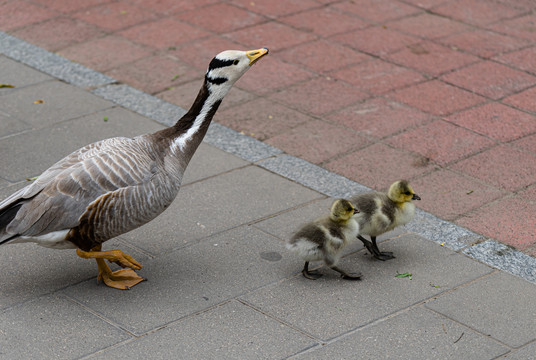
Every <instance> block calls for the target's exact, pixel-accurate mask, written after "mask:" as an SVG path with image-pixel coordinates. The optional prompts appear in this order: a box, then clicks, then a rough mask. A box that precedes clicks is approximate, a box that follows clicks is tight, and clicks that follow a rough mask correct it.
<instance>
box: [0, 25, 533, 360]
mask: <svg viewBox="0 0 536 360" xmlns="http://www.w3.org/2000/svg"><path fill="white" fill-rule="evenodd" d="M0 53H1V54H3V55H0V79H1V83H3V84H10V85H13V86H15V87H14V88H0V104H1V107H0V123H1V124H2V126H0V153H1V154H2V157H1V158H0V198H4V197H5V196H7V195H9V194H10V193H12V192H13V191H15V190H16V189H18V188H20V187H21V186H24V185H26V184H27V183H28V181H27V180H26V178H31V177H33V176H37V175H39V174H40V172H41V171H43V170H44V169H45V168H47V167H48V166H49V165H50V164H52V163H53V162H54V161H56V160H57V159H59V158H61V157H62V156H63V155H65V154H68V153H69V152H70V151H72V150H75V149H76V148H78V147H80V146H82V145H85V144H87V143H89V142H92V141H95V140H98V139H102V138H105V137H110V136H115V135H123V136H133V135H136V134H141V133H145V132H149V131H155V130H157V129H160V128H162V127H163V126H164V125H163V124H169V123H170V122H172V121H173V120H174V119H176V118H178V117H179V116H180V115H181V114H182V113H183V112H184V110H183V109H182V108H180V107H177V106H174V105H172V104H169V103H166V102H163V101H162V100H159V99H158V98H155V97H152V96H150V95H148V94H145V93H143V92H140V91H139V90H136V89H134V88H132V87H129V86H126V85H121V84H117V83H116V82H115V81H114V79H112V78H109V77H107V76H105V75H103V74H101V73H98V72H95V71H93V70H90V69H88V68H85V67H83V66H80V65H79V64H75V63H72V62H69V61H67V60H65V59H63V58H61V57H59V56H57V55H55V54H52V53H49V52H47V51H45V50H43V49H41V48H39V47H36V46H34V45H31V44H29V43H27V42H24V41H21V40H19V39H17V38H15V37H12V36H9V35H7V34H5V33H0ZM267 68H269V65H266V67H264V64H263V62H261V63H259V65H256V67H255V68H253V69H252V70H251V71H250V72H249V73H248V74H246V75H245V76H246V79H247V78H248V77H249V75H252V76H254V77H255V78H257V79H262V77H263V76H267V73H266V69H267ZM263 74H264V75H263ZM198 86H200V82H198ZM236 90H237V89H233V90H232V91H234V92H235V93H236V92H238V93H240V91H236ZM38 100H42V102H39V101H38ZM36 101H38V102H37V103H36ZM267 111H268V109H267ZM361 191H367V189H366V188H365V187H364V186H362V185H360V184H358V183H355V182H353V181H351V180H349V179H347V178H344V177H342V176H340V175H337V174H335V173H333V172H329V171H327V170H325V169H323V168H321V167H318V166H316V165H314V164H312V163H310V162H307V161H305V160H303V159H300V158H298V157H294V156H291V155H289V154H286V153H284V152H282V151H281V150H279V149H277V148H275V147H271V146H269V145H267V144H265V143H263V142H259V141H257V140H254V139H252V138H251V137H247V136H244V135H242V134H240V133H238V132H235V131H233V130H230V129H228V128H226V127H224V126H222V125H219V124H213V126H211V129H210V131H209V133H208V135H207V137H206V141H205V142H204V143H203V144H202V146H201V147H200V149H199V151H198V153H197V154H196V155H195V157H194V159H193V160H192V162H191V164H190V167H189V168H188V172H187V174H186V176H185V181H184V186H183V188H182V189H181V192H180V194H179V196H178V198H177V200H176V201H175V202H174V204H173V205H172V206H171V208H170V209H168V210H167V212H165V213H164V214H163V215H162V216H160V217H159V218H157V220H155V221H153V222H152V223H150V224H148V225H147V226H145V227H142V228H141V229H138V230H136V231H133V232H131V233H128V234H125V235H123V236H121V237H119V238H116V239H114V240H111V241H110V242H109V243H107V244H106V248H108V249H110V248H119V249H122V250H124V251H125V252H127V253H130V254H132V255H133V256H134V257H135V258H136V259H138V260H139V261H141V262H142V263H143V265H144V268H143V269H142V270H141V271H140V274H142V275H143V276H145V277H147V278H148V279H149V280H148V281H147V282H143V283H141V284H139V285H138V286H136V287H134V288H133V289H131V290H130V291H118V290H114V289H110V288H107V287H105V286H103V285H98V284H97V283H96V266H95V263H94V262H93V261H87V260H83V259H81V258H79V257H77V256H76V255H75V253H74V251H72V250H65V251H58V250H56V251H54V250H49V249H44V248H40V247H37V246H35V245H32V244H24V245H12V246H2V247H1V248H0V271H1V274H2V276H0V359H9V360H12V359H36V358H39V359H47V358H54V359H81V358H82V359H112V358H113V359H131V358H151V359H169V358H181V359H183V358H184V359H186V358H188V359H190V358H192V359H194V358H195V359H207V358H214V359H223V358H225V359H233V358H236V359H248V358H249V359H258V358H266V359H277V358H295V359H326V358H337V359H343V358H347V359H356V358H358V359H385V358H399V359H497V358H507V359H531V358H533V357H534V353H535V352H536V312H535V307H534V299H535V298H536V285H535V283H536V259H534V258H533V257H530V256H528V255H526V254H524V253H522V252H519V251H516V250H514V249H513V248H511V247H507V246H505V245H503V244H501V243H499V242H496V241H494V240H490V239H486V238H484V237H482V236H481V235H479V234H477V233H474V232H471V231H470V230H467V229H465V228H462V227H459V226H457V225H455V224H453V223H451V222H447V221H444V220H441V219H439V218H437V217H435V216H434V215H432V214H429V213H426V212H424V211H419V212H418V215H417V217H416V219H415V221H414V222H413V223H412V224H411V225H409V226H407V227H406V228H402V229H399V230H397V231H395V232H393V233H390V234H386V235H385V236H383V237H381V239H380V240H381V241H382V243H381V247H382V248H383V249H385V250H390V251H394V252H395V254H396V256H397V258H396V259H394V260H392V261H388V262H379V261H374V260H372V259H371V257H370V255H369V254H367V253H366V251H365V250H364V249H363V248H362V246H360V245H358V244H355V245H353V246H351V247H350V248H349V249H348V250H347V252H346V254H345V257H344V259H343V260H342V262H341V267H343V268H346V269H351V270H354V269H355V270H356V271H357V270H360V271H361V272H362V273H363V274H364V277H363V280H362V281H359V282H348V281H344V280H341V279H340V278H339V277H337V276H336V274H334V273H333V272H330V271H329V270H328V269H325V268H321V269H320V271H322V272H323V273H324V274H325V276H324V277H323V278H322V279H320V280H317V281H310V280H306V279H304V278H303V277H302V276H301V275H300V273H299V271H300V269H301V267H302V265H303V264H302V262H301V261H300V260H299V259H297V258H295V257H294V256H292V254H289V253H288V252H287V251H286V250H285V248H284V245H283V241H284V240H285V239H286V238H288V236H289V234H290V233H291V232H292V231H293V230H294V229H295V228H296V227H297V226H298V225H299V224H301V223H303V222H305V221H307V220H309V219H312V218H314V217H316V216H318V215H320V214H324V213H325V212H326V211H327V209H328V208H329V205H330V203H331V201H332V200H331V197H340V196H347V195H349V194H352V193H356V192H361ZM244 199H247V201H244ZM207 209H209V210H208V211H207ZM405 272H410V273H412V279H408V278H398V277H395V276H396V275H397V274H398V273H405Z"/></svg>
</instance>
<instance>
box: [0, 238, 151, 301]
mask: <svg viewBox="0 0 536 360" xmlns="http://www.w3.org/2000/svg"><path fill="white" fill-rule="evenodd" d="M105 248H106V249H111V248H119V249H121V250H123V251H125V253H128V254H130V255H132V256H133V257H134V258H135V259H137V260H139V261H144V260H146V259H147V256H146V255H144V254H142V253H140V252H137V251H136V250H135V249H133V248H129V247H128V246H125V245H124V244H123V243H121V242H119V241H118V240H116V239H113V240H110V241H109V242H107V243H106V244H105ZM0 264H2V276H0V310H2V309H6V308H9V307H12V306H14V305H16V304H19V303H22V302H24V301H28V300H30V299H34V298H37V297H39V296H42V295H44V294H49V293H53V292H55V291H57V290H59V289H63V288H65V287H67V286H69V285H73V284H77V283H79V282H81V281H87V280H90V281H91V282H94V283H96V282H97V274H98V271H97V264H96V262H95V261H94V260H87V259H82V258H80V257H79V256H77V255H76V252H75V250H53V249H48V248H44V247H42V246H39V245H35V244H12V245H5V246H2V251H0Z"/></svg>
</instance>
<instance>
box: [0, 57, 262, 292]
mask: <svg viewBox="0 0 536 360" xmlns="http://www.w3.org/2000/svg"><path fill="white" fill-rule="evenodd" d="M267 53H268V49H258V50H251V51H237V50H227V51H224V52H222V53H220V54H218V55H217V56H216V57H215V58H214V59H213V60H212V61H211V62H210V65H209V67H208V70H207V72H206V75H205V79H204V82H203V86H202V87H201V90H200V91H199V94H198V96H197V98H196V100H195V101H194V103H193V105H192V107H191V108H190V109H189V111H188V112H187V113H186V114H185V115H184V116H183V117H182V118H181V119H179V121H177V123H176V124H175V125H174V126H172V127H169V128H166V129H163V130H161V131H158V132H156V133H153V134H145V135H140V136H137V137H134V138H126V137H116V138H110V139H106V140H102V141H99V142H96V143H93V144H90V145H87V146H85V147H83V148H81V149H79V150H77V151H75V152H73V153H72V154H70V155H68V156H67V157H65V158H63V159H62V160H60V161H58V162H57V163H56V164H54V165H52V166H51V167H50V168H49V169H47V170H46V171H45V172H43V174H41V175H40V176H39V177H38V178H37V179H36V180H35V181H34V182H33V183H31V184H30V185H28V186H27V187H25V188H23V189H21V190H19V191H17V192H15V193H14V194H12V195H11V196H9V197H8V198H6V199H5V200H4V201H2V202H0V245H2V244H15V243H20V242H35V243H37V244H39V245H42V246H46V247H51V248H57V249H68V248H77V254H78V255H79V256H81V257H84V258H95V259H97V263H98V266H99V279H101V278H102V279H103V280H104V282H105V283H106V284H107V285H109V286H112V287H116V288H121V289H124V288H128V287H129V286H132V285H135V284H133V282H135V280H132V281H130V280H128V281H126V282H124V283H121V280H114V279H113V276H112V278H111V279H110V277H109V276H108V275H109V274H112V275H113V274H114V273H111V271H110V270H109V268H108V267H107V265H106V264H105V263H104V260H103V259H108V260H109V261H112V262H116V263H118V264H119V265H121V266H123V267H129V268H131V269H136V270H137V269H139V268H141V265H140V264H139V263H137V262H136V261H135V260H134V259H132V258H131V257H130V256H128V255H126V254H123V253H122V252H120V251H118V250H114V251H108V252H103V251H100V250H101V244H102V243H103V242H105V241H107V240H109V239H111V238H113V237H115V236H118V235H120V234H123V233H125V232H128V231H130V230H133V229H135V228H137V227H139V226H141V225H143V224H146V223H147V222H149V221H151V220H153V219H154V218H155V217H157V216H158V215H159V214H160V213H162V212H163V211H164V210H165V209H166V208H167V207H168V206H169V205H170V204H171V203H172V202H173V200H174V199H175V197H176V196H177V193H178V191H179V189H180V185H181V181H182V177H183V174H184V171H185V170H186V167H187V165H188V163H189V161H190V159H191V158H192V156H193V154H194V152H195V150H196V149H197V147H198V146H199V144H200V143H201V141H202V139H203V137H204V135H205V133H206V131H207V130H208V126H209V124H210V122H211V120H212V117H213V116H214V114H215V112H216V110H217V109H218V106H219V105H220V103H221V101H222V99H223V97H224V96H225V95H226V93H227V92H228V91H229V90H230V89H231V87H232V85H233V84H234V83H235V82H236V80H238V79H239V78H240V77H241V76H242V75H243V74H244V73H245V72H246V71H247V70H248V69H249V68H250V66H251V65H252V64H253V63H255V62H256V61H257V60H258V59H260V58H261V57H263V56H264V55H266V54H267ZM103 264H104V265H103ZM105 267H106V268H107V269H106V268H105ZM119 272H120V273H119V275H120V277H122V278H125V277H128V276H130V277H132V278H133V279H134V278H136V279H141V280H139V281H142V280H144V279H142V278H140V277H139V276H137V275H136V274H135V272H134V271H132V270H130V269H124V270H120V271H119ZM116 273H117V272H116ZM129 281H130V282H129ZM136 281H137V280H136ZM139 281H137V282H139ZM137 282H136V283H137Z"/></svg>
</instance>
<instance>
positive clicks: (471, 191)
mask: <svg viewBox="0 0 536 360" xmlns="http://www.w3.org/2000/svg"><path fill="white" fill-rule="evenodd" d="M474 192H475V191H474V190H469V191H468V192H466V194H467V195H469V194H472V193H474Z"/></svg>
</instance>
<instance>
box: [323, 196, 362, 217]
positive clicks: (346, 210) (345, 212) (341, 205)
mask: <svg viewBox="0 0 536 360" xmlns="http://www.w3.org/2000/svg"><path fill="white" fill-rule="evenodd" d="M358 212H359V210H358V209H357V208H356V207H355V206H354V204H352V203H351V202H350V201H348V200H345V199H338V200H335V201H334V202H333V204H332V205H331V215H330V217H331V219H332V220H334V221H337V222H340V221H348V220H349V219H350V218H351V217H352V216H354V214H357V213H358Z"/></svg>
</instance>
